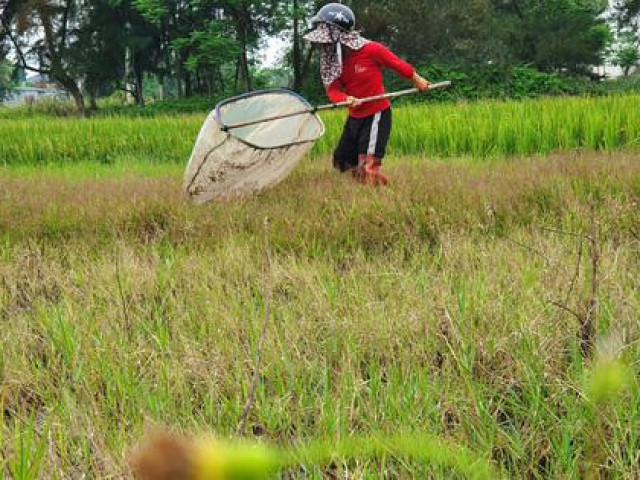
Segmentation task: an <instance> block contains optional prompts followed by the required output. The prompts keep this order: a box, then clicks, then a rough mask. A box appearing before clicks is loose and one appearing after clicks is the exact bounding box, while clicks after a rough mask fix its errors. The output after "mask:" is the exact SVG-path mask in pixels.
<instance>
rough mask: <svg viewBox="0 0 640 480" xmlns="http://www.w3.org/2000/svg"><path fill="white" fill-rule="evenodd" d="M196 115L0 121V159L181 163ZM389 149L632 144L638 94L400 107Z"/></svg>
mask: <svg viewBox="0 0 640 480" xmlns="http://www.w3.org/2000/svg"><path fill="white" fill-rule="evenodd" d="M344 115H345V114H344V112H333V113H329V114H327V115H325V116H324V119H325V121H326V123H327V135H326V136H325V137H324V138H323V139H321V140H320V141H319V142H318V144H317V146H316V147H315V149H314V150H313V153H312V155H314V156H325V155H327V154H329V153H330V152H331V150H332V148H333V147H334V146H335V144H336V142H337V139H338V136H339V135H340V133H341V129H342V124H343V122H344ZM203 119H204V117H203V115H187V116H182V117H176V116H171V117H169V116H166V117H156V118H125V117H113V118H98V119H91V120H80V119H73V118H69V119H62V120H59V119H52V118H47V117H34V118H30V119H16V120H7V119H5V120H2V119H0V164H5V165H16V164H43V163H60V162H63V163H67V162H79V161H89V162H102V163H111V162H116V161H118V160H121V159H123V158H125V159H126V158H131V157H135V158H137V159H146V160H148V161H150V162H154V163H158V162H160V163H162V162H175V163H184V162H185V160H186V159H187V158H188V157H189V154H190V152H191V148H192V147H193V143H194V141H195V138H196V136H197V133H198V130H199V128H200V125H201V123H202V121H203ZM394 122H395V128H394V133H393V137H392V140H391V147H390V151H391V153H392V154H397V155H419V156H429V157H459V156H471V157H475V158H485V157H503V156H512V155H533V154H546V153H549V152H553V151H566V150H577V149H581V150H595V151H610V150H614V149H618V148H621V147H623V148H636V147H640V95H619V96H610V97H603V98H575V97H574V98H550V99H539V100H525V101H518V102H516V101H508V102H499V101H485V102H478V103H458V104H433V105H420V106H404V107H400V108H397V109H396V111H395V117H394Z"/></svg>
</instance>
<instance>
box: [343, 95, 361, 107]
mask: <svg viewBox="0 0 640 480" xmlns="http://www.w3.org/2000/svg"><path fill="white" fill-rule="evenodd" d="M347 103H349V106H350V107H359V106H360V105H362V100H361V99H359V98H356V97H347Z"/></svg>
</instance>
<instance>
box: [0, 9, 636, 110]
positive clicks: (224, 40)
mask: <svg viewBox="0 0 640 480" xmlns="http://www.w3.org/2000/svg"><path fill="white" fill-rule="evenodd" d="M323 3H326V2H318V1H307V0H223V1H219V0H199V1H197V2H184V1H179V0H89V1H83V2H80V1H78V0H47V1H41V0H4V2H3V6H2V11H1V13H0V63H1V62H2V60H3V58H10V59H12V61H13V62H14V63H16V66H17V67H18V71H17V72H16V74H17V76H16V77H14V79H17V78H18V77H20V75H21V74H22V73H24V71H25V70H26V71H31V72H38V73H43V74H46V75H48V76H50V77H51V78H52V79H54V80H55V81H56V82H57V83H59V84H60V85H61V86H62V87H63V88H64V89H65V90H67V91H68V92H69V94H70V95H71V96H72V97H73V99H74V101H75V106H76V109H77V110H78V111H79V112H80V113H85V112H86V108H87V107H90V108H92V109H96V108H97V107H98V103H97V101H96V99H97V98H101V97H104V96H109V95H112V94H113V93H114V92H121V93H125V92H126V95H128V96H130V97H131V98H133V99H134V101H135V103H136V104H138V105H143V104H144V103H145V99H148V98H149V97H151V98H163V99H166V98H169V97H179V98H182V97H192V96H206V97H208V98H221V97H225V96H229V95H231V94H233V93H237V92H240V91H247V90H252V89H257V88H264V87H266V86H275V85H278V86H288V87H291V88H293V89H294V90H297V91H301V92H303V93H304V94H305V95H306V96H308V97H310V98H313V99H314V100H318V99H320V98H321V97H322V87H321V85H320V83H319V76H318V75H317V71H318V65H317V58H316V57H315V56H314V55H313V52H312V50H311V49H310V48H309V46H308V45H306V44H305V42H304V41H303V40H302V37H301V36H302V34H303V33H304V31H305V30H306V28H307V26H308V23H307V21H308V19H309V18H310V16H311V15H312V14H313V12H314V11H316V10H317V8H319V7H320V6H321V5H322V4H323ZM347 3H349V4H350V5H351V6H352V7H353V8H354V10H355V11H356V12H357V13H358V19H359V26H360V27H361V28H362V29H363V30H364V33H365V35H366V36H368V37H370V38H372V39H375V40H381V41H383V42H385V43H387V44H389V46H391V47H392V48H393V49H394V50H395V51H396V52H397V53H398V54H400V55H402V56H404V57H406V58H407V59H408V60H410V61H411V62H413V63H415V64H416V65H422V66H423V67H424V68H423V70H424V71H425V73H426V74H428V75H429V76H433V78H436V79H441V78H442V77H441V76H440V74H441V75H444V74H445V73H446V74H448V76H449V77H454V79H456V80H467V79H468V80H469V81H468V82H464V81H463V82H462V83H464V84H465V88H464V89H462V90H461V92H463V93H462V94H463V95H464V96H465V97H466V98H478V97H484V96H487V95H490V96H498V97H505V96H508V97H510V96H516V97H522V96H530V95H536V94H540V93H543V94H547V93H549V94H553V93H576V92H582V91H588V90H590V89H591V87H594V85H593V83H594V82H593V80H598V79H599V77H598V75H597V74H595V73H594V71H593V70H592V68H593V67H594V66H598V65H602V64H603V62H604V61H605V59H606V58H608V59H609V60H610V61H612V62H614V63H616V64H618V65H620V66H621V68H622V69H623V71H624V73H625V74H630V73H631V72H632V71H633V69H634V67H635V66H636V65H637V63H638V60H639V56H638V46H639V45H638V35H637V26H638V25H637V23H638V18H639V17H638V14H639V7H638V5H637V1H636V0H617V1H616V2H614V3H613V5H612V6H611V8H608V7H609V5H608V2H607V1H606V0H595V1H594V0H580V1H575V0H553V1H539V0H531V1H522V0H511V1H506V2H505V1H503V0H474V1H472V2H469V1H467V0H464V1H462V0H451V1H448V2H441V1H435V0H410V1H405V2H386V1H380V0H352V1H351V2H347ZM278 37H279V38H281V39H283V40H284V41H285V43H284V44H283V45H285V47H283V51H279V52H275V51H274V50H273V49H272V50H269V55H280V56H281V58H280V59H279V62H277V63H276V66H275V67H270V68H267V69H265V68H261V67H260V62H259V55H260V54H261V52H262V53H264V48H265V43H264V42H265V41H266V39H267V38H278ZM434 65H435V66H438V67H437V68H433V66H434ZM523 76H524V77H526V78H523ZM589 80H591V84H592V85H590V84H589ZM6 83H7V78H6V75H5V76H3V75H1V74H0V89H2V88H4V87H3V86H2V85H5V87H6ZM596 84H597V82H596ZM598 89H599V87H596V90H598ZM87 104H88V105H87Z"/></svg>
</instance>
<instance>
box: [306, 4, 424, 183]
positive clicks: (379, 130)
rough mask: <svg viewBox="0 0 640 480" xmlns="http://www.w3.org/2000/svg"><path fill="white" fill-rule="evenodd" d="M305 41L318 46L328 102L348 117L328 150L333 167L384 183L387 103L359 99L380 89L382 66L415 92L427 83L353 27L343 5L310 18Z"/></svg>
mask: <svg viewBox="0 0 640 480" xmlns="http://www.w3.org/2000/svg"><path fill="white" fill-rule="evenodd" d="M311 23H312V27H313V28H312V30H311V31H310V32H309V33H307V34H306V35H305V36H304V38H305V40H307V41H309V42H311V43H313V44H315V45H318V46H319V47H320V49H321V59H320V74H321V77H322V82H323V83H324V85H325V88H326V92H327V96H328V97H329V99H330V100H331V102H333V103H340V102H348V103H349V117H348V119H347V122H346V124H345V127H344V132H343V134H342V137H341V138H340V141H339V143H338V146H337V147H336V149H335V151H334V154H333V165H334V167H335V168H336V169H337V170H339V171H341V172H343V173H344V172H348V173H350V174H351V175H352V176H353V177H354V179H356V180H357V181H359V182H361V183H365V184H368V185H376V186H378V185H381V186H385V185H388V184H389V179H388V178H387V176H386V175H385V174H384V173H383V172H382V169H381V167H382V160H383V158H384V156H385V153H386V149H387V143H388V141H389V137H390V135H391V124H392V114H391V103H390V102H389V100H377V101H372V102H366V103H363V102H362V101H361V99H362V98H365V97H371V96H376V95H381V94H384V93H385V88H384V84H383V69H385V68H386V69H391V70H393V71H394V72H395V73H396V74H398V75H399V76H401V77H403V78H405V79H407V80H410V81H411V82H412V83H413V85H414V86H415V87H416V88H418V89H419V90H421V91H426V90H428V89H429V85H430V83H429V82H428V81H427V80H425V79H424V78H422V77H421V76H420V75H419V74H418V73H417V72H416V70H415V69H414V68H413V67H412V66H411V65H410V64H408V63H407V62H405V61H403V60H401V59H400V58H398V57H397V56H396V55H395V54H393V53H392V52H391V51H390V50H389V49H388V48H386V47H385V46H384V45H382V44H381V43H378V42H374V41H370V40H367V39H365V38H364V37H362V36H361V34H360V32H359V31H357V30H355V23H356V18H355V15H354V13H353V11H352V10H351V9H350V8H349V7H347V6H346V5H342V4H339V3H330V4H328V5H325V6H324V7H322V8H321V9H320V10H319V11H318V13H317V14H316V16H315V17H313V18H312V20H311Z"/></svg>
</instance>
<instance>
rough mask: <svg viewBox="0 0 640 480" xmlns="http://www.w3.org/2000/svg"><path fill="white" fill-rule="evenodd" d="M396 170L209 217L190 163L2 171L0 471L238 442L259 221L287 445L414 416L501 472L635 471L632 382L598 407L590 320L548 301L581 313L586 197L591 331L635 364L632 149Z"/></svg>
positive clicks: (111, 462) (68, 474)
mask: <svg viewBox="0 0 640 480" xmlns="http://www.w3.org/2000/svg"><path fill="white" fill-rule="evenodd" d="M404 160H406V164H404V165H399V164H396V165H392V167H391V168H390V172H391V174H392V177H393V178H394V179H395V183H394V185H393V187H392V188H390V189H388V190H370V189H366V188H361V187H359V186H355V185H353V184H352V183H350V182H348V181H346V179H342V178H339V177H337V174H334V173H332V172H329V171H328V168H327V167H326V166H325V165H324V164H323V165H319V164H317V163H312V161H311V160H309V161H308V163H307V164H306V165H305V166H304V167H303V168H302V169H300V170H299V171H298V172H297V173H296V174H295V175H294V176H292V177H291V178H290V179H289V180H287V181H286V182H285V183H284V184H282V185H281V186H279V187H278V188H276V189H275V190H273V191H270V192H267V193H265V194H263V195H260V196H259V197H257V198H253V199H247V200H244V201H239V202H233V203H227V204H223V205H220V204H213V205H209V206H206V207H203V208H195V207H192V206H190V205H188V204H187V203H186V202H185V200H184V198H183V197H182V195H181V193H180V191H179V184H180V181H179V180H180V179H179V177H178V176H167V177H161V178H147V179H141V178H132V177H129V178H127V177H125V178H120V179H117V180H108V179H102V180H82V179H78V178H76V179H73V180H69V179H67V180H64V179H60V178H55V177H54V178H51V177H49V176H45V177H41V178H39V177H35V176H27V177H18V176H12V175H7V176H3V178H1V179H0V192H2V193H0V195H1V197H0V205H1V207H0V235H1V238H2V243H1V244H0V327H1V328H0V332H1V333H0V340H1V342H2V344H1V345H0V392H1V393H0V405H1V406H2V410H3V412H4V413H3V415H4V422H3V424H2V429H1V430H0V465H2V468H0V471H3V472H4V476H5V478H20V479H26V478H42V477H44V478H79V477H80V476H81V475H83V474H84V475H87V476H88V477H89V478H96V477H111V476H117V475H120V474H121V473H123V471H124V470H123V469H124V465H125V461H124V457H125V454H126V452H127V449H128V446H130V445H131V444H132V443H133V442H135V441H136V440H137V439H139V438H140V435H141V434H142V432H143V430H144V428H145V425H146V426H148V425H150V424H151V425H153V424H156V423H166V424H169V425H171V426H173V427H175V428H176V429H179V430H185V431H194V430H208V431H211V430H214V431H216V432H217V433H218V434H220V435H229V434H233V432H235V429H236V427H237V422H238V419H239V417H240V415H241V411H242V408H243V405H244V402H245V400H246V395H247V393H248V389H249V386H250V382H251V376H252V367H253V358H254V352H255V348H256V346H257V343H258V341H259V338H260V327H261V322H262V318H263V307H264V291H263V286H262V279H263V274H262V272H263V258H264V241H263V236H264V230H263V222H264V219H265V218H269V220H270V225H271V228H270V242H271V245H272V247H273V255H272V267H271V276H272V289H273V302H272V306H271V308H272V314H273V319H274V321H273V322H272V323H271V324H270V326H269V329H268V332H267V342H266V344H265V350H264V354H263V355H264V357H263V366H262V369H261V371H260V383H259V388H258V389H257V391H256V404H255V408H254V409H253V410H252V414H251V416H250V418H249V419H248V425H249V427H250V431H252V432H253V434H254V435H256V436H260V437H262V438H266V439H269V440H271V441H273V442H276V443H281V444H284V445H291V444H295V443H296V442H299V441H300V440H303V439H307V438H336V437H344V436H349V435H353V434H361V433H366V432H372V431H375V432H386V433H395V432H396V431H397V430H398V429H403V428H405V429H410V430H413V431H423V432H428V433H430V434H437V435H440V436H441V437H443V438H446V439H447V440H449V441H452V442H455V443H458V444H460V445H464V446H466V447H468V448H470V449H472V450H473V451H476V452H479V453H480V454H481V455H482V456H483V457H484V458H486V459H488V460H490V461H492V462H493V463H494V464H495V465H496V466H498V467H499V468H501V469H502V470H503V471H504V473H505V475H507V476H509V477H511V478H551V477H555V478H564V477H567V478H576V477H586V476H589V475H591V476H592V478H634V475H635V474H636V472H637V468H638V463H637V462H638V460H637V458H636V452H637V451H638V450H639V449H640V438H638V436H637V433H636V431H637V428H636V426H637V422H638V418H639V416H640V397H639V396H638V393H637V391H638V389H637V386H634V388H632V389H631V390H630V391H629V392H627V393H625V394H624V396H623V397H621V398H618V399H614V400H612V401H611V402H609V403H607V404H606V405H604V406H600V407H599V408H600V410H596V409H595V407H594V405H593V404H592V403H591V402H590V400H589V395H588V392H586V390H585V388H584V383H583V382H584V375H583V370H584V369H585V368H588V366H589V363H588V362H587V363H586V364H585V363H584V362H583V360H582V359H581V357H580V348H579V345H578V342H577V338H576V337H577V333H578V325H577V322H576V320H575V318H573V316H572V315H571V314H569V313H567V312H565V311H563V310H561V309H558V308H556V307H554V306H552V305H551V302H553V301H561V302H565V301H566V299H567V298H568V302H567V304H568V305H569V306H571V307H575V306H576V305H579V304H580V302H581V301H582V299H583V298H584V295H586V288H587V284H588V282H587V280H588V277H587V273H586V270H585V269H582V268H581V270H580V275H579V276H578V278H577V279H576V280H575V282H574V277H575V267H576V257H577V255H576V252H577V240H576V238H574V237H572V236H569V235H565V234H557V233H551V232H550V231H548V230H545V228H552V229H557V230H561V231H563V232H582V231H584V230H585V228H586V226H587V225H588V203H589V201H591V200H593V201H595V202H596V205H597V217H598V221H599V229H600V232H601V235H600V242H601V250H602V257H601V271H602V279H601V284H600V303H601V314H600V317H599V318H598V332H597V333H598V338H599V341H600V342H601V343H603V342H605V340H607V341H608V344H611V342H612V340H611V339H613V340H615V341H616V342H617V343H618V344H619V348H621V349H622V356H623V358H624V359H625V360H626V361H627V362H629V363H630V364H631V365H632V366H633V368H634V370H635V372H636V374H637V361H638V359H639V358H638V354H637V349H636V348H634V345H635V342H636V341H637V340H638V338H639V337H638V333H639V332H638V326H637V325H638V323H637V320H638V317H637V312H638V311H639V309H640V295H639V294H638V292H639V291H640V288H639V284H638V282H639V281H638V279H639V278H640V262H638V256H639V254H640V238H639V237H638V225H639V220H640V214H639V213H638V209H637V201H638V197H639V196H640V161H639V160H640V157H638V156H637V155H634V154H615V155H613V154H612V155H607V156H596V155H582V156H580V155H564V156H560V155H558V156H555V157H551V158H537V159H523V160H517V161H516V160H513V161H501V162H496V163H494V164H492V165H491V168H487V167H485V166H481V165H478V164H474V163H473V162H467V161H459V162H454V164H452V165H446V164H442V163H433V162H427V163H425V164H424V165H420V166H418V165H419V164H421V163H422V160H421V159H404ZM583 267H586V260H585V265H584V266H583ZM572 283H575V286H574V287H573V288H570V287H571V285H572ZM570 289H571V294H570V295H568V293H569V292H570ZM605 343H606V342H605ZM614 343H615V342H614ZM338 466H339V469H340V471H341V472H342V473H341V474H344V475H345V476H347V477H356V478H358V477H360V476H362V475H365V474H373V473H374V472H379V471H385V472H386V473H387V474H388V475H390V476H391V477H400V478H409V477H423V478H424V477H429V476H432V477H441V476H444V475H445V472H444V471H442V470H439V469H437V468H432V469H430V468H428V467H425V466H419V465H407V464H405V463H402V462H396V461H393V460H388V461H387V462H382V463H381V462H369V461H357V460H354V461H345V462H341V463H340V464H339V465H338ZM310 471H311V474H312V475H315V476H319V475H320V472H321V470H320V469H318V470H314V469H311V470H310ZM1 477H2V474H0V478H1Z"/></svg>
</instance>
